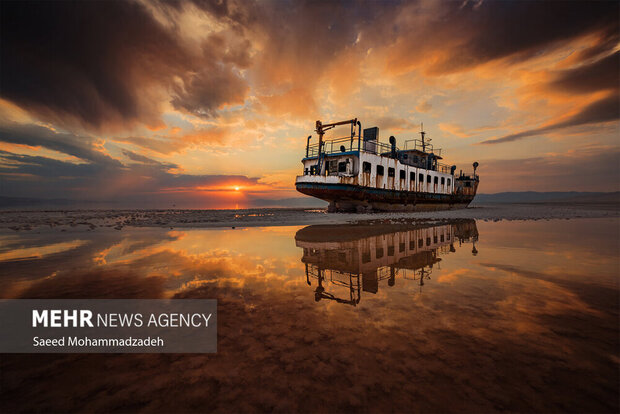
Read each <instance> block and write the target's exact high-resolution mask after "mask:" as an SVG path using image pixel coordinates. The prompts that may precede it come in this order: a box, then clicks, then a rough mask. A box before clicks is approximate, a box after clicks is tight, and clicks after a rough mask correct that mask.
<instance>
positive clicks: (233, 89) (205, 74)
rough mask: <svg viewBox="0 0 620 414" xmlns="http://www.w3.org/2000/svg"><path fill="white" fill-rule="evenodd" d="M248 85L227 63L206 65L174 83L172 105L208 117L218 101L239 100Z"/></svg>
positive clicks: (229, 102)
mask: <svg viewBox="0 0 620 414" xmlns="http://www.w3.org/2000/svg"><path fill="white" fill-rule="evenodd" d="M247 91H248V87H247V85H245V83H244V82H243V80H242V79H241V77H240V76H239V75H238V74H236V73H235V72H234V71H233V70H231V68H230V67H228V66H224V65H210V67H208V68H205V69H203V70H201V71H200V72H198V73H196V74H194V75H191V76H190V77H189V78H188V79H187V82H186V83H185V84H184V85H183V86H179V85H177V86H175V87H174V95H173V96H174V97H173V99H172V101H171V103H172V106H174V108H175V109H178V110H182V111H185V112H189V113H191V114H193V115H196V116H200V117H212V116H214V115H215V113H216V110H217V109H218V107H219V105H220V104H221V103H222V102H226V103H228V104H242V103H243V101H244V98H245V95H246V94H247Z"/></svg>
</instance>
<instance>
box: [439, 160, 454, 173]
mask: <svg viewBox="0 0 620 414" xmlns="http://www.w3.org/2000/svg"><path fill="white" fill-rule="evenodd" d="M451 168H452V166H451V165H448V164H444V163H441V162H439V163H437V171H439V172H442V173H445V174H450V169H451Z"/></svg>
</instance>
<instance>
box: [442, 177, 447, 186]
mask: <svg viewBox="0 0 620 414" xmlns="http://www.w3.org/2000/svg"><path fill="white" fill-rule="evenodd" d="M445 183H446V179H445V178H444V177H441V185H444V184H445Z"/></svg>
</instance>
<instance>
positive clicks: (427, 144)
mask: <svg viewBox="0 0 620 414" xmlns="http://www.w3.org/2000/svg"><path fill="white" fill-rule="evenodd" d="M340 125H350V126H351V134H350V135H349V136H346V137H340V138H334V139H331V140H324V139H323V138H324V135H325V132H326V131H328V130H330V129H332V128H334V127H336V126H340ZM316 133H317V134H318V142H317V143H315V144H311V140H312V135H310V136H309V137H308V140H307V142H306V156H305V157H304V158H303V159H302V163H303V165H304V171H303V175H299V176H297V178H296V181H295V187H296V188H297V191H299V192H301V193H303V194H307V195H310V196H313V197H317V198H320V199H322V200H325V201H327V202H328V203H329V207H328V211H329V212H336V211H355V212H371V211H422V210H443V209H453V208H464V207H467V206H468V205H469V203H471V201H472V200H473V199H474V196H475V195H476V191H477V189H478V183H479V181H480V180H479V177H478V175H476V169H477V167H478V163H477V162H474V163H473V172H472V173H470V174H469V173H463V171H462V170H461V171H460V172H459V173H458V174H455V172H456V166H454V165H453V166H449V165H447V164H444V163H442V162H441V161H442V160H443V158H442V157H441V149H435V148H433V145H432V144H431V140H430V139H429V138H427V137H426V134H425V132H424V130H423V129H422V131H421V132H420V139H412V140H409V141H406V142H405V148H404V149H399V148H397V147H396V138H394V136H391V137H390V138H389V144H385V143H382V142H379V128H377V127H372V128H366V129H364V130H363V131H362V124H361V122H360V121H358V120H357V118H354V119H350V120H348V121H340V122H333V123H327V124H323V123H321V121H316Z"/></svg>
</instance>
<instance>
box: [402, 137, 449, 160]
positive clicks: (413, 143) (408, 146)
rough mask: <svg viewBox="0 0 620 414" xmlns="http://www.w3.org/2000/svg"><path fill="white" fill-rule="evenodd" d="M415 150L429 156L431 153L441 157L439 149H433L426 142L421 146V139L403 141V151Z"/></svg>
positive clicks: (431, 145)
mask: <svg viewBox="0 0 620 414" xmlns="http://www.w3.org/2000/svg"><path fill="white" fill-rule="evenodd" d="M411 150H417V151H422V152H426V153H427V154H430V153H431V152H432V153H434V154H435V155H438V156H440V157H441V148H437V149H435V147H433V144H431V143H429V142H426V143H424V145H422V140H421V139H409V140H407V141H405V151H411Z"/></svg>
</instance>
